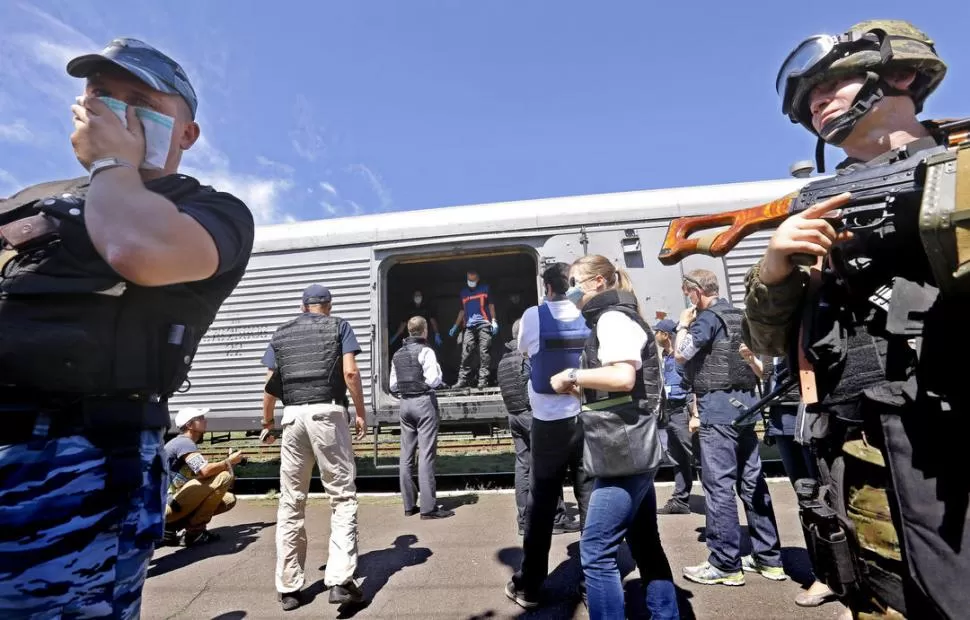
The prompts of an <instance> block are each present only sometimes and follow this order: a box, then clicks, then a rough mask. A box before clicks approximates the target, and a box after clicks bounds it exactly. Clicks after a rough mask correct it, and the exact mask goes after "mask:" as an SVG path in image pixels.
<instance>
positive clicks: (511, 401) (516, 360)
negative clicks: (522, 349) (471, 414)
mask: <svg viewBox="0 0 970 620" xmlns="http://www.w3.org/2000/svg"><path fill="white" fill-rule="evenodd" d="M507 346H508V348H509V351H508V352H507V353H506V354H505V355H503V356H502V359H501V360H499V363H498V387H499V389H500V390H501V392H502V400H503V401H504V402H505V409H506V410H507V411H508V412H509V413H511V414H517V413H522V412H523V411H527V410H528V409H529V408H530V404H529V388H528V383H529V374H530V373H529V365H528V362H527V360H526V359H525V357H523V355H522V354H521V353H519V351H518V350H517V349H515V348H514V344H512V345H507Z"/></svg>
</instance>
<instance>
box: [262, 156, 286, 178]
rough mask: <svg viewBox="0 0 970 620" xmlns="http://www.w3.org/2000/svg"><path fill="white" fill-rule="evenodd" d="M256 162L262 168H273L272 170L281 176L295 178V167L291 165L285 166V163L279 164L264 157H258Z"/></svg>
mask: <svg viewBox="0 0 970 620" xmlns="http://www.w3.org/2000/svg"><path fill="white" fill-rule="evenodd" d="M256 162H257V163H258V164H259V165H260V166H265V167H267V168H272V169H274V170H276V171H278V172H280V173H281V174H283V175H285V176H288V177H291V176H293V172H294V170H293V166H290V165H289V164H284V163H282V162H279V161H274V160H272V159H270V158H269V157H264V156H262V155H257V156H256Z"/></svg>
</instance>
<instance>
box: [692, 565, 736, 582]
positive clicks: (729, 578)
mask: <svg viewBox="0 0 970 620" xmlns="http://www.w3.org/2000/svg"><path fill="white" fill-rule="evenodd" d="M684 578H685V579H687V580H689V581H693V582H694V583H702V584H704V585H706V586H713V585H717V584H722V585H725V586H743V585H744V573H743V572H742V571H737V572H734V573H729V572H727V571H723V570H721V569H719V568H718V567H716V566H712V565H711V563H710V562H704V563H702V564H698V565H697V566H685V567H684Z"/></svg>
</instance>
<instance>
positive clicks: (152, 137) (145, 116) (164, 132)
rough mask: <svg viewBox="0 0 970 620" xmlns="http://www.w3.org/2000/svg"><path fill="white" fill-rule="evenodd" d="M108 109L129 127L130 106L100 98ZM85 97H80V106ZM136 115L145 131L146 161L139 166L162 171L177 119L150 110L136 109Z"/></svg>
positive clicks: (115, 100) (144, 168)
mask: <svg viewBox="0 0 970 620" xmlns="http://www.w3.org/2000/svg"><path fill="white" fill-rule="evenodd" d="M98 99H100V100H101V101H103V102H104V104H105V105H106V106H108V108H109V109H110V110H111V111H112V112H114V113H115V115H117V117H118V118H119V119H121V124H122V125H124V126H125V128H127V127H128V117H127V114H128V104H127V103H125V102H124V101H119V100H117V99H112V98H111V97H98ZM81 101H83V97H78V104H80V103H81ZM135 115H137V116H138V118H139V120H141V125H142V127H143V128H144V131H145V159H144V161H142V162H141V165H140V166H138V167H139V168H142V169H143V170H161V169H162V168H164V167H165V162H167V161H168V151H169V149H170V148H171V146H172V134H173V133H174V132H175V119H174V118H172V117H171V116H165V115H164V114H159V113H158V112H156V111H155V110H149V109H148V108H138V107H136V108H135Z"/></svg>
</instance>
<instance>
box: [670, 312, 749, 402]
mask: <svg viewBox="0 0 970 620" xmlns="http://www.w3.org/2000/svg"><path fill="white" fill-rule="evenodd" d="M702 312H712V313H714V314H715V315H716V316H717V318H718V320H720V322H721V323H722V324H723V325H724V329H725V331H726V332H727V338H715V340H714V342H712V343H711V351H710V352H709V353H708V354H707V355H704V356H703V357H700V356H695V357H694V358H693V359H691V360H689V361H688V362H687V364H686V366H685V368H684V378H685V379H686V381H687V383H688V384H691V385H692V386H693V391H694V393H695V394H697V395H698V396H702V395H704V394H707V393H708V392H712V391H714V390H745V391H747V390H753V389H754V388H755V386H756V385H757V384H758V377H757V375H755V374H754V371H753V370H751V367H750V366H748V363H747V362H746V361H744V358H743V357H741V353H740V352H739V351H738V349H739V348H740V347H741V343H742V340H741V310H740V309H738V308H735V307H733V306H731V305H730V304H729V303H728V302H727V301H725V300H723V299H719V300H718V301H717V302H716V303H715V304H714V305H712V306H711V307H709V308H706V309H705V310H702Z"/></svg>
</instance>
